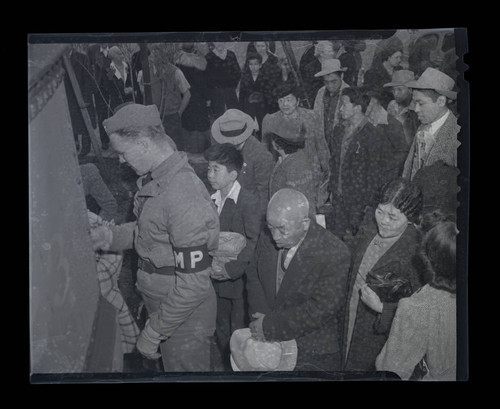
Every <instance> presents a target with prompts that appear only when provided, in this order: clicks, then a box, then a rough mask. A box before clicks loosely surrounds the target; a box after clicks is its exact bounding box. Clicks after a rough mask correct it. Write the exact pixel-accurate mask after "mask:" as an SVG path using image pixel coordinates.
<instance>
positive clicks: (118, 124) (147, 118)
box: [102, 102, 162, 135]
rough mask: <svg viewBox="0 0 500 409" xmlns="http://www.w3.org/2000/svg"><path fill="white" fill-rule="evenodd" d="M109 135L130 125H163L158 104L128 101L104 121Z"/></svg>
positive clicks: (137, 126)
mask: <svg viewBox="0 0 500 409" xmlns="http://www.w3.org/2000/svg"><path fill="white" fill-rule="evenodd" d="M102 124H103V126H104V129H105V131H106V133H107V134H108V135H111V134H112V133H113V132H115V131H118V130H120V129H126V128H129V127H136V128H142V127H148V126H157V125H161V124H162V122H161V117H160V113H159V112H158V108H157V106H156V105H154V104H153V105H142V104H134V103H130V102H127V103H125V104H122V105H120V106H119V107H117V109H116V110H115V114H114V115H113V116H111V117H109V118H108V119H105V120H104V121H103V123H102Z"/></svg>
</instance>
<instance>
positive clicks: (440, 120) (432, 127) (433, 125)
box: [430, 109, 450, 134]
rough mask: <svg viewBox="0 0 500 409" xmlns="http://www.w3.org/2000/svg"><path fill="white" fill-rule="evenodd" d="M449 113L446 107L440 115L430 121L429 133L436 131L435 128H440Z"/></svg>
mask: <svg viewBox="0 0 500 409" xmlns="http://www.w3.org/2000/svg"><path fill="white" fill-rule="evenodd" d="M449 115H450V110H449V109H448V110H447V111H446V113H445V114H444V115H443V116H442V117H440V118H438V119H436V120H435V121H434V122H431V123H430V133H431V134H434V133H436V132H437V130H438V129H439V128H441V126H443V124H444V123H445V122H446V120H447V119H448V116H449Z"/></svg>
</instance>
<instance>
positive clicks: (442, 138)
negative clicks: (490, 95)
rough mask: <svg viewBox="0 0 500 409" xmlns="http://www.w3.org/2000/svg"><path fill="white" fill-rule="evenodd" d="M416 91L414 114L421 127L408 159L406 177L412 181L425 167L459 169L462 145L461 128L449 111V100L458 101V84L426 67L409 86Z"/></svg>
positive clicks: (404, 175)
mask: <svg viewBox="0 0 500 409" xmlns="http://www.w3.org/2000/svg"><path fill="white" fill-rule="evenodd" d="M406 86H407V87H410V88H412V89H413V101H414V103H415V112H416V113H417V115H418V119H419V120H420V123H421V126H420V127H419V129H418V130H417V133H416V135H415V138H414V139H413V142H412V145H411V147H410V151H409V152H408V157H407V159H406V162H405V165H404V170H403V177H405V178H408V179H410V180H412V179H413V177H414V176H415V173H416V172H417V171H418V170H419V169H421V168H422V167H424V166H429V165H431V164H433V163H435V162H437V161H438V160H442V161H443V162H444V163H446V164H448V165H450V166H457V149H458V146H459V145H460V142H459V141H458V132H459V131H460V126H459V125H458V123H457V118H456V116H455V115H454V114H453V113H452V112H451V111H450V109H449V108H448V105H447V104H448V100H455V99H456V98H457V92H456V91H453V88H454V86H455V81H454V80H453V79H452V78H451V77H449V76H448V75H446V74H444V73H443V72H441V71H439V70H437V69H435V68H427V69H426V70H425V71H424V72H423V73H422V75H421V76H420V77H419V79H418V80H416V81H409V82H407V83H406Z"/></svg>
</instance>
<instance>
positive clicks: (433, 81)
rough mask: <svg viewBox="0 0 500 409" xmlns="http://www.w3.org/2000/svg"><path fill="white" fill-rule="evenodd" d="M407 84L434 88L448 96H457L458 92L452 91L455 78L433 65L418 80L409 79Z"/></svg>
mask: <svg viewBox="0 0 500 409" xmlns="http://www.w3.org/2000/svg"><path fill="white" fill-rule="evenodd" d="M405 85H406V86H407V87H410V88H413V89H432V90H434V91H436V92H437V93H439V94H441V95H444V96H445V97H447V98H450V99H456V98H457V93H456V92H455V91H452V89H453V87H454V86H455V81H454V80H453V78H451V77H449V76H448V75H446V74H445V73H444V72H441V71H439V70H436V69H435V68H432V67H429V68H427V69H426V70H425V71H424V72H423V73H422V75H421V76H420V77H419V78H418V80H416V81H409V82H407V83H406V84H405Z"/></svg>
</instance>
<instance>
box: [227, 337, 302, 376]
mask: <svg viewBox="0 0 500 409" xmlns="http://www.w3.org/2000/svg"><path fill="white" fill-rule="evenodd" d="M229 345H230V349H231V367H232V368H233V370H234V371H236V372H239V371H293V369H294V368H295V365H296V363H297V343H296V342H295V340H291V341H282V342H266V341H257V340H255V339H253V338H252V334H251V332H250V328H243V329H237V330H236V331H234V332H233V334H232V335H231V340H230V341H229Z"/></svg>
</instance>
